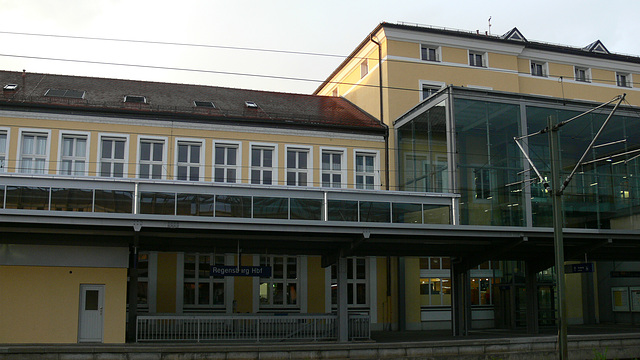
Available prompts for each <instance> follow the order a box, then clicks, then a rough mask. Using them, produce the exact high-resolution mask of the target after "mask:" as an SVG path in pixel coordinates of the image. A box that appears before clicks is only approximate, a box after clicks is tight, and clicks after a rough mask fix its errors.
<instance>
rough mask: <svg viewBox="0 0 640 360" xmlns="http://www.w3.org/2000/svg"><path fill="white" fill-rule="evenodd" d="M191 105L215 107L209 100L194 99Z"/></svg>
mask: <svg viewBox="0 0 640 360" xmlns="http://www.w3.org/2000/svg"><path fill="white" fill-rule="evenodd" d="M193 105H195V106H196V107H205V108H213V109H214V108H215V107H216V106H215V105H214V104H213V102H211V101H194V102H193Z"/></svg>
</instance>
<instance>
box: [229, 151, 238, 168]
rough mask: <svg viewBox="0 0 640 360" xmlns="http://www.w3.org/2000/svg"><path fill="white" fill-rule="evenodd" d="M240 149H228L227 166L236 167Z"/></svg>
mask: <svg viewBox="0 0 640 360" xmlns="http://www.w3.org/2000/svg"><path fill="white" fill-rule="evenodd" d="M237 151H238V149H237V148H235V147H228V148H227V165H236V153H237Z"/></svg>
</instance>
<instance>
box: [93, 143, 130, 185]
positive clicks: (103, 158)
mask: <svg viewBox="0 0 640 360" xmlns="http://www.w3.org/2000/svg"><path fill="white" fill-rule="evenodd" d="M128 140H129V139H128V137H127V136H122V135H116V134H114V135H111V134H101V135H100V176H103V177H117V178H121V177H124V175H125V174H126V172H127V162H126V160H125V159H126V158H127V154H128V151H127V150H128V148H127V142H128Z"/></svg>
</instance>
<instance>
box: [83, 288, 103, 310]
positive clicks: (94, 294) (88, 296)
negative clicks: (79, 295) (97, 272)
mask: <svg viewBox="0 0 640 360" xmlns="http://www.w3.org/2000/svg"><path fill="white" fill-rule="evenodd" d="M99 298H100V291H99V290H85V292H84V309H85V310H98V304H99Z"/></svg>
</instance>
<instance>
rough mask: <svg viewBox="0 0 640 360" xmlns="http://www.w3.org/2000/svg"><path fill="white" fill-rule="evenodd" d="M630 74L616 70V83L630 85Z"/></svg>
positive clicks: (621, 85)
mask: <svg viewBox="0 0 640 360" xmlns="http://www.w3.org/2000/svg"><path fill="white" fill-rule="evenodd" d="M631 84H632V82H631V74H629V73H625V72H616V85H617V86H620V87H631Z"/></svg>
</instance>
